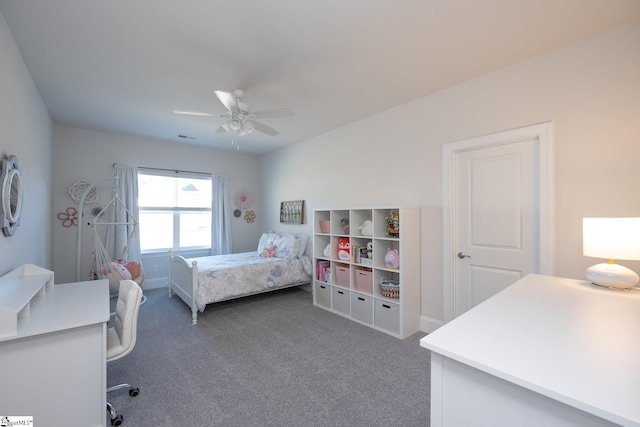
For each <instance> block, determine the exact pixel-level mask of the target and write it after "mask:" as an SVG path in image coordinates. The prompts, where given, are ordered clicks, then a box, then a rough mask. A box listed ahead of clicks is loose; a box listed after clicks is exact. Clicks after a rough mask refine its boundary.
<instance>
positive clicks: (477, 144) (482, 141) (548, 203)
mask: <svg viewBox="0 0 640 427" xmlns="http://www.w3.org/2000/svg"><path fill="white" fill-rule="evenodd" d="M527 139H537V140H538V144H537V147H536V153H537V156H538V169H537V174H538V177H537V182H538V193H539V194H538V197H539V200H538V218H539V224H538V227H539V230H538V232H539V236H538V238H539V242H538V250H539V253H538V257H539V260H540V271H539V274H545V275H553V273H554V217H553V123H552V122H544V123H540V124H536V125H531V126H526V127H522V128H518V129H512V130H507V131H502V132H497V133H493V134H489V135H483V136H479V137H475V138H470V139H465V140H462V141H457V142H452V143H448V144H444V145H443V146H442V243H443V244H442V250H443V252H442V259H443V271H442V279H443V280H442V283H443V313H442V314H443V321H444V323H447V322H449V321H451V320H453V318H454V313H455V297H456V292H455V291H456V289H455V286H456V277H455V271H456V270H455V262H456V261H455V258H454V251H455V247H454V246H455V241H456V240H455V239H456V236H455V232H454V224H455V217H454V212H455V211H456V206H455V197H454V196H455V194H454V191H455V173H456V170H455V157H456V154H457V153H460V152H463V151H469V150H475V149H479V148H488V147H492V146H497V145H503V144H509V143H512V142H516V141H522V140H527Z"/></svg>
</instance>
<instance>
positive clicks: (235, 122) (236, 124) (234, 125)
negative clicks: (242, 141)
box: [229, 118, 242, 130]
mask: <svg viewBox="0 0 640 427" xmlns="http://www.w3.org/2000/svg"><path fill="white" fill-rule="evenodd" d="M229 127H230V128H231V129H233V130H240V128H242V121H241V120H239V119H237V118H233V119H231V121H230V122H229Z"/></svg>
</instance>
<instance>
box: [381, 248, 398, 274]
mask: <svg viewBox="0 0 640 427" xmlns="http://www.w3.org/2000/svg"><path fill="white" fill-rule="evenodd" d="M384 266H385V267H387V268H394V269H397V268H399V267H400V256H399V254H398V250H397V249H391V248H388V249H387V254H386V255H385V256H384Z"/></svg>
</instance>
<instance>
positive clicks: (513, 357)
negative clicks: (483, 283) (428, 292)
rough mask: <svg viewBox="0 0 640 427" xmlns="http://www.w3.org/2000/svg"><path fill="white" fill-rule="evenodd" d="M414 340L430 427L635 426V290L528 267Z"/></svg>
mask: <svg viewBox="0 0 640 427" xmlns="http://www.w3.org/2000/svg"><path fill="white" fill-rule="evenodd" d="M421 345H422V346H423V347H425V348H427V349H429V350H431V351H432V358H431V425H432V426H433V427H436V426H447V427H449V426H451V427H460V426H473V427H482V426H487V427H494V426H532V427H533V426H536V427H538V426H545V427H549V426H567V427H569V426H572V427H573V426H581V427H587V426H614V425H622V426H640V291H636V290H631V291H612V290H607V289H601V288H597V287H595V286H593V285H591V284H590V283H588V282H586V281H578V280H571V279H561V278H557V277H548V276H540V275H535V274H531V275H528V276H526V277H525V278H523V279H521V280H519V281H518V282H516V283H515V284H513V285H512V286H510V287H509V288H507V289H506V290H504V291H503V292H500V293H499V294H497V295H495V296H494V297H492V298H490V299H489V300H487V301H485V302H483V303H482V304H480V305H478V306H477V307H475V308H473V309H471V310H470V311H468V312H467V313H465V314H463V315H461V316H460V317H458V318H456V319H454V320H453V321H451V322H449V323H447V324H446V325H444V326H442V327H441V328H440V329H438V330H436V331H435V332H433V333H431V334H429V335H427V336H426V337H424V338H423V339H422V340H421Z"/></svg>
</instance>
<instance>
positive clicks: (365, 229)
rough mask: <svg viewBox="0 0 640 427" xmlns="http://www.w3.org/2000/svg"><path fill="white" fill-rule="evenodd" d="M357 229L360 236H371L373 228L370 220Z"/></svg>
mask: <svg viewBox="0 0 640 427" xmlns="http://www.w3.org/2000/svg"><path fill="white" fill-rule="evenodd" d="M358 229H359V230H360V234H362V235H363V236H372V235H373V227H372V224H371V220H370V219H368V220H366V221H365V222H363V223H362V225H361V226H360V227H358Z"/></svg>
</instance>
